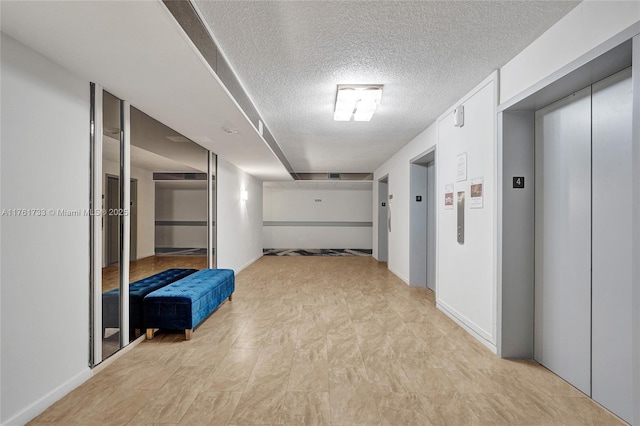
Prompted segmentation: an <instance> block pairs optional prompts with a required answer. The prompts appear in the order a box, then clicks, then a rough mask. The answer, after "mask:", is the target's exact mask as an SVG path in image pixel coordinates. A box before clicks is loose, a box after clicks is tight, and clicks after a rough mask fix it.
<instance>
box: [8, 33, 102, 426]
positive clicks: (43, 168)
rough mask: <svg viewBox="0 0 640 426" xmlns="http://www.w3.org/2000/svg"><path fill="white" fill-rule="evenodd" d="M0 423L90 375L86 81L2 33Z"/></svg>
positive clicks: (24, 417) (17, 419) (13, 420)
mask: <svg viewBox="0 0 640 426" xmlns="http://www.w3.org/2000/svg"><path fill="white" fill-rule="evenodd" d="M1 62H2V137H1V140H2V158H1V162H2V163H1V167H0V171H1V173H2V180H1V182H2V188H1V191H0V193H1V196H2V198H1V201H0V203H1V208H2V209H44V211H45V213H46V216H37V215H27V216H11V215H3V216H2V241H1V243H0V244H1V246H2V249H1V250H2V259H1V267H0V271H1V272H0V273H1V276H2V278H1V279H2V289H1V290H2V300H1V309H0V313H1V314H0V315H1V324H2V332H1V333H2V334H1V352H0V358H1V363H2V364H1V369H2V384H1V393H2V398H0V401H1V402H0V403H1V417H0V422H2V424H24V423H25V422H26V421H28V420H30V419H31V418H32V417H33V416H34V415H37V414H38V413H39V412H40V410H42V409H44V408H45V407H46V406H48V405H49V404H51V403H53V402H55V401H56V400H57V399H58V398H60V397H62V396H63V395H65V394H66V393H67V392H68V391H70V390H72V389H73V388H75V387H76V386H78V385H79V384H80V383H82V382H83V381H85V380H86V379H88V378H89V377H90V376H91V371H90V370H89V367H88V353H89V327H88V320H89V283H88V277H89V216H88V215H87V216H84V215H80V216H62V215H53V214H51V212H49V211H48V210H49V209H55V210H57V209H70V210H76V209H78V210H82V209H88V208H89V82H88V81H85V80H82V79H79V78H76V77H75V76H73V75H71V74H70V73H69V72H67V71H66V70H64V69H63V68H61V67H60V66H58V65H56V64H54V63H52V62H51V61H49V60H47V59H46V58H44V57H42V56H41V55H38V54H36V53H35V52H33V51H32V50H30V49H28V48H27V47H25V46H24V45H22V44H20V43H18V42H16V41H15V40H13V39H11V38H9V37H7V36H5V35H4V34H3V35H2V61H1Z"/></svg>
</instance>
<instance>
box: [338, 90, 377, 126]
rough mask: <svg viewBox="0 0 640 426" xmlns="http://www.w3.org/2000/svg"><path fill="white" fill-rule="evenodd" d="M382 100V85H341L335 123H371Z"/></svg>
mask: <svg viewBox="0 0 640 426" xmlns="http://www.w3.org/2000/svg"><path fill="white" fill-rule="evenodd" d="M381 100H382V84H339V85H338V93H337V94H336V107H335V110H334V113H333V119H334V120H335V121H350V120H351V117H352V116H353V121H370V120H371V118H372V117H373V113H374V112H376V109H377V108H378V105H379V104H380V101H381Z"/></svg>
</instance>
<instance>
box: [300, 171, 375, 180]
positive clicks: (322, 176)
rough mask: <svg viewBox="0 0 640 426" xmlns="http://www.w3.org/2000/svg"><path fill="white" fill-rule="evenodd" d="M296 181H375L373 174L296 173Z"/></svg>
mask: <svg viewBox="0 0 640 426" xmlns="http://www.w3.org/2000/svg"><path fill="white" fill-rule="evenodd" d="M296 177H297V179H296V180H360V181H370V180H373V173H342V172H341V173H337V172H329V173H296Z"/></svg>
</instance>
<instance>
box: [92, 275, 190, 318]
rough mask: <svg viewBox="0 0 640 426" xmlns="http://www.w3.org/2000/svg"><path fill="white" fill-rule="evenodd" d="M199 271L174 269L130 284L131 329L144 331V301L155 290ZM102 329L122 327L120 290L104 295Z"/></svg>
mask: <svg viewBox="0 0 640 426" xmlns="http://www.w3.org/2000/svg"><path fill="white" fill-rule="evenodd" d="M197 271H198V270H197V269H182V268H174V269H167V270H166V271H163V272H159V273H157V274H155V275H152V276H150V277H147V278H144V279H141V280H138V281H136V282H133V283H131V284H129V328H130V329H131V330H135V329H144V328H146V327H145V326H144V323H143V321H144V316H143V312H142V309H143V306H142V304H143V300H144V297H145V296H146V295H147V294H149V293H151V292H152V291H154V290H157V289H159V288H162V287H164V286H165V285H167V284H171V283H172V282H174V281H177V280H179V279H181V278H184V277H186V276H188V275H191V274H193V273H194V272H197ZM102 318H103V319H102V328H103V329H104V328H111V327H113V328H117V327H119V326H120V289H118V288H116V289H113V290H109V291H107V292H105V293H103V294H102Z"/></svg>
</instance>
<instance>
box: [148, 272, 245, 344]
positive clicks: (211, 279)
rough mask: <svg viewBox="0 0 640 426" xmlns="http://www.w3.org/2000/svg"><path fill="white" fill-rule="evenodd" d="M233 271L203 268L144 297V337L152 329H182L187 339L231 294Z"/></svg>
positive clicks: (149, 335)
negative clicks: (145, 329) (145, 332)
mask: <svg viewBox="0 0 640 426" xmlns="http://www.w3.org/2000/svg"><path fill="white" fill-rule="evenodd" d="M234 290H235V274H234V272H233V270H231V269H203V270H201V271H198V272H196V273H195V274H192V275H189V276H187V277H185V278H182V279H181V280H178V281H176V282H174V283H171V284H169V285H167V286H165V287H162V288H161V289H159V290H156V291H154V292H151V293H149V294H148V295H147V296H145V298H144V324H145V327H146V328H147V339H153V336H154V333H155V329H164V330H184V332H185V338H186V340H190V339H191V332H192V330H193V329H194V328H195V327H197V326H198V325H199V324H200V323H201V322H202V321H204V320H205V319H206V318H207V317H208V316H209V315H211V314H212V313H213V311H215V310H216V309H217V308H218V306H220V305H221V304H222V303H223V302H224V301H225V300H226V299H227V298H229V300H231V299H232V297H233V292H234Z"/></svg>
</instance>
